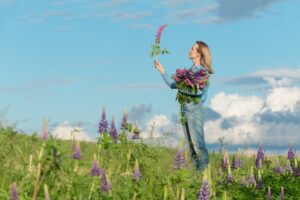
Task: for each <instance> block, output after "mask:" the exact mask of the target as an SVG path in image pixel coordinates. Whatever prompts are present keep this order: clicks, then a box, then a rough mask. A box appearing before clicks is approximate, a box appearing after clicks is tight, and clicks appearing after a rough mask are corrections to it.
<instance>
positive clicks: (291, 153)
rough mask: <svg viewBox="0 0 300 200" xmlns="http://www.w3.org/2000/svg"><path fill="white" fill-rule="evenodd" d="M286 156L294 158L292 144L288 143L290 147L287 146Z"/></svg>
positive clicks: (290, 158)
mask: <svg viewBox="0 0 300 200" xmlns="http://www.w3.org/2000/svg"><path fill="white" fill-rule="evenodd" d="M287 157H288V159H289V160H292V159H294V158H295V152H294V149H293V146H292V145H290V147H289V150H288V155H287Z"/></svg>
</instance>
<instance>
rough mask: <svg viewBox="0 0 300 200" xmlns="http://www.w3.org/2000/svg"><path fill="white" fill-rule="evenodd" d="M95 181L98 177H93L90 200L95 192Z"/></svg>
mask: <svg viewBox="0 0 300 200" xmlns="http://www.w3.org/2000/svg"><path fill="white" fill-rule="evenodd" d="M95 180H96V177H93V182H92V187H91V190H90V193H89V197H88V199H89V200H90V199H91V198H92V194H93V192H94V187H95Z"/></svg>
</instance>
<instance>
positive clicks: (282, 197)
mask: <svg viewBox="0 0 300 200" xmlns="http://www.w3.org/2000/svg"><path fill="white" fill-rule="evenodd" d="M280 199H284V188H283V186H281V190H280Z"/></svg>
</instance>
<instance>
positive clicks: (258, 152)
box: [255, 144, 264, 167]
mask: <svg viewBox="0 0 300 200" xmlns="http://www.w3.org/2000/svg"><path fill="white" fill-rule="evenodd" d="M260 159H261V160H262V161H264V152H263V149H262V144H260V145H259V148H258V151H257V156H256V161H255V164H256V167H258V166H259V160H260Z"/></svg>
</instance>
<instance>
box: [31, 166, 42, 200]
mask: <svg viewBox="0 0 300 200" xmlns="http://www.w3.org/2000/svg"><path fill="white" fill-rule="evenodd" d="M41 169H42V164H41V163H38V171H37V176H36V179H35V184H34V191H33V195H32V200H36V197H37V193H38V190H39V186H40V184H39V183H40V177H41Z"/></svg>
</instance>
